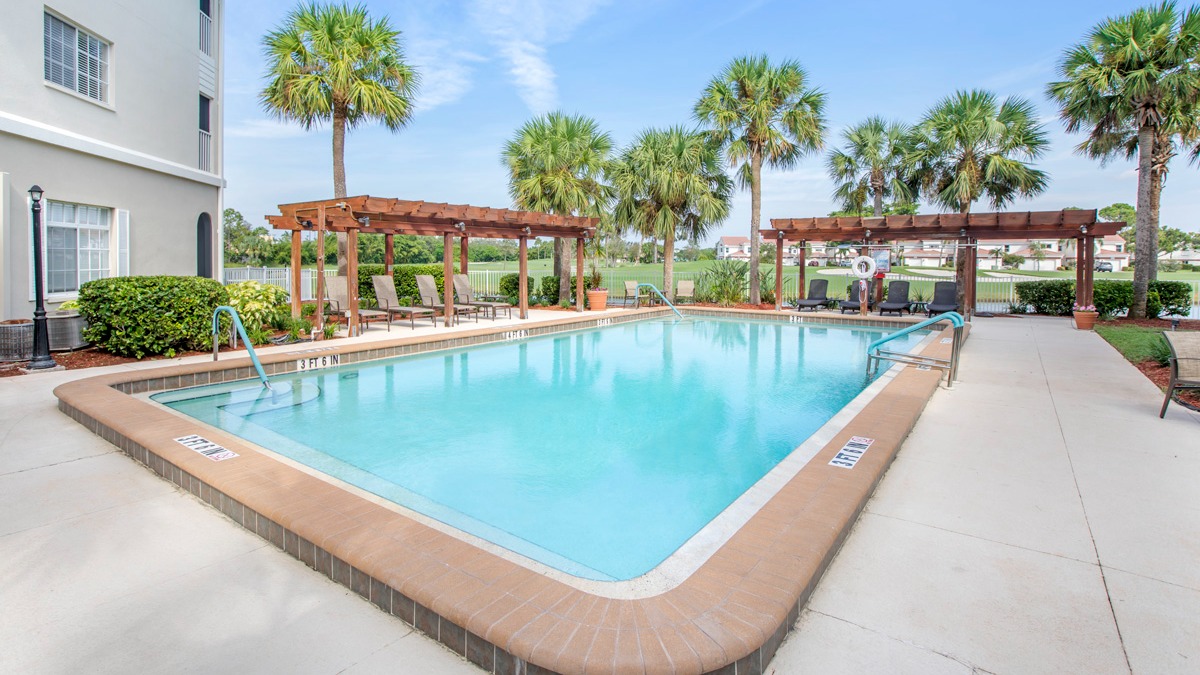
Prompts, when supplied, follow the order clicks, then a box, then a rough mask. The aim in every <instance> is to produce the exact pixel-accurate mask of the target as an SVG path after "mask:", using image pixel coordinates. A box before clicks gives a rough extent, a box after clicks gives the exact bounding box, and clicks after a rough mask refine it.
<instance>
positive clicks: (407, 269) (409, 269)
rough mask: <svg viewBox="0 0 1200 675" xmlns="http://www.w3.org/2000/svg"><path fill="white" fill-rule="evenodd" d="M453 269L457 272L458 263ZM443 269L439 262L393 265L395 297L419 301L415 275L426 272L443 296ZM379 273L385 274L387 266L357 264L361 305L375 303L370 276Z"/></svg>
mask: <svg viewBox="0 0 1200 675" xmlns="http://www.w3.org/2000/svg"><path fill="white" fill-rule="evenodd" d="M454 271H455V272H458V265H455V266H454ZM444 272H445V269H444V268H443V267H442V264H441V263H436V264H427V265H393V266H392V279H394V280H395V282H396V298H397V299H399V300H400V302H401V304H403V303H404V299H405V298H412V299H413V301H414V302H419V299H420V295H421V294H420V293H419V292H418V291H417V275H418V274H428V275H430V276H432V277H433V280H434V282H435V283H436V284H437V288H438V293H442V297H443V298H445V291H444V290H443V286H444V283H443V282H444V278H443V277H444V274H443V273H444ZM380 274H387V267H385V266H383V265H359V266H358V297H359V298H361V301H360V303H359V304H360V305H361V306H363V307H374V306H375V305H376V298H375V285H374V284H372V283H371V277H373V276H377V275H380Z"/></svg>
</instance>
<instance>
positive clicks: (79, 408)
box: [54, 308, 950, 675]
mask: <svg viewBox="0 0 1200 675" xmlns="http://www.w3.org/2000/svg"><path fill="white" fill-rule="evenodd" d="M685 311H687V312H688V313H689V314H694V315H704V316H729V317H738V318H768V319H771V318H773V319H776V320H780V319H782V318H784V317H786V318H787V319H788V320H789V321H799V322H805V323H807V322H810V321H812V322H816V323H847V324H851V323H852V324H862V323H871V324H878V325H883V326H886V327H900V326H905V325H908V324H909V323H911V320H904V319H900V320H896V319H879V318H878V317H867V318H866V319H865V320H864V319H863V318H862V317H858V316H853V317H845V316H842V317H839V316H837V315H833V314H796V313H794V312H771V311H754V310H725V309H715V308H713V309H709V308H688V309H686V310H685ZM662 314H669V310H664V309H639V310H622V311H618V312H607V313H605V314H604V315H596V314H589V315H585V316H583V317H580V316H577V315H576V316H570V317H569V318H564V319H556V320H553V321H542V322H537V323H530V324H528V325H522V326H520V327H519V328H516V330H514V327H512V326H506V327H503V328H499V329H496V328H493V329H477V330H470V331H463V332H455V333H451V334H447V335H445V336H441V335H426V336H422V337H415V338H399V339H395V340H388V341H383V342H374V343H357V344H346V345H338V346H332V347H317V348H316V349H300V350H297V351H295V352H287V353H278V354H271V355H269V356H264V357H262V362H263V366H264V369H265V370H266V371H267V373H268V375H270V374H273V373H286V372H293V371H294V370H295V369H296V359H298V358H300V357H301V356H314V355H317V356H319V355H329V354H338V355H339V356H340V357H341V359H342V363H343V364H346V363H353V362H356V361H362V360H372V359H379V358H387V357H390V356H395V355H401V354H411V353H418V352H424V351H433V350H438V349H453V348H458V347H464V346H469V345H472V344H483V343H488V342H495V341H498V340H507V339H518V338H521V337H532V336H534V335H541V334H547V333H554V332H561V331H569V330H576V329H579V328H590V327H592V326H595V325H597V320H598V319H599V321H600V322H606V323H621V322H625V321H636V320H641V319H645V318H650V317H654V316H659V315H662ZM949 334H950V333H949V329H946V331H944V332H943V336H948V335H949ZM318 344H320V343H318ZM949 349H950V346H949V345H948V344H941V343H940V341H939V340H934V341H933V342H932V343H931V344H929V345H927V346H926V348H925V350H924V353H926V354H929V355H936V356H943V357H944V356H947V355H948V353H949ZM253 376H254V372H253V369H252V368H251V366H250V362H249V359H247V358H237V359H230V360H227V361H220V362H208V363H197V364H190V365H179V366H168V367H164V368H158V369H153V370H146V371H136V372H128V373H116V374H111V375H102V376H97V377H93V378H88V379H84V380H78V381H75V382H70V383H67V384H63V385H60V386H59V387H58V388H56V389H55V392H54V393H55V395H56V396H57V397H58V399H59V409H60V410H62V411H63V412H64V413H66V414H68V415H69V416H71V417H72V418H73V419H75V420H76V421H78V422H79V423H81V424H83V425H84V426H86V427H87V428H89V429H91V430H92V431H93V432H95V433H97V434H98V435H100V436H101V437H103V438H104V439H105V440H108V441H109V442H111V443H113V444H114V445H116V446H117V447H119V448H121V450H123V451H124V452H126V453H127V454H129V455H130V456H131V457H133V458H134V459H136V460H138V461H139V462H142V463H143V464H145V465H146V466H148V467H149V468H150V469H151V470H153V471H154V472H155V473H157V474H159V475H160V476H162V477H164V478H166V479H167V480H170V481H171V482H173V483H175V484H176V485H178V486H179V487H181V488H182V489H184V490H187V491H189V492H191V493H192V494H193V495H195V496H197V497H198V498H200V499H202V500H203V501H205V502H207V503H208V504H210V505H212V506H213V507H214V508H217V509H218V510H220V511H221V512H223V513H224V514H225V515H227V516H228V517H229V518H231V519H233V520H234V522H236V523H238V524H239V525H241V526H242V527H244V528H246V529H248V530H250V531H252V532H255V533H257V534H258V535H259V536H261V537H263V538H264V539H267V540H268V541H270V542H271V543H272V544H274V545H275V546H278V547H279V548H280V549H282V550H284V551H286V552H287V553H289V554H291V555H292V556H294V557H296V558H298V559H300V560H301V561H302V562H304V563H305V564H307V565H309V566H310V567H312V568H313V569H315V570H317V571H318V572H321V573H322V574H325V575H327V576H328V577H329V578H331V579H332V580H334V581H336V582H338V583H340V584H342V585H344V586H346V587H347V588H350V589H351V590H353V591H354V592H355V593H358V594H359V595H361V596H363V597H364V598H365V599H367V600H369V601H370V602H372V603H373V604H375V605H377V606H378V607H379V608H380V609H382V610H383V611H386V612H389V613H391V614H393V615H395V616H397V617H399V618H400V619H402V620H404V621H405V622H407V623H409V624H411V625H413V626H415V627H416V628H418V629H420V630H421V631H423V632H424V633H426V634H428V635H429V636H430V637H432V638H434V639H436V640H438V641H440V642H442V643H443V644H445V645H446V646H447V647H449V648H450V649H452V650H453V651H454V652H456V653H458V654H460V655H463V656H464V657H466V658H467V659H469V660H470V661H472V662H473V663H475V664H477V665H479V666H480V667H482V668H483V669H485V670H487V671H488V672H494V673H521V672H524V673H529V674H530V675H533V674H536V673H553V672H559V673H584V672H586V673H608V672H612V673H627V672H634V671H636V672H643V671H644V672H646V673H709V672H721V673H737V674H738V675H741V674H743V673H760V672H762V670H763V668H764V667H765V666H766V664H767V663H769V661H770V659H771V657H772V656H773V655H774V653H775V650H776V649H777V648H778V646H779V644H780V643H781V642H782V641H783V639H784V637H785V636H786V635H787V633H788V631H789V630H790V629H791V627H792V625H793V624H794V623H795V621H796V619H797V618H798V616H799V611H800V608H801V607H803V606H804V604H805V602H806V601H807V599H808V597H809V595H810V594H811V593H812V591H813V589H814V588H815V586H816V583H817V580H818V579H819V577H820V575H821V573H822V572H823V571H824V569H825V568H826V566H827V565H828V564H829V562H830V561H831V560H832V558H833V556H834V554H835V553H836V551H837V549H838V547H839V546H840V544H841V542H842V541H843V540H844V538H845V537H846V535H847V534H848V533H849V530H850V528H851V526H852V525H853V523H854V521H855V519H856V518H857V516H858V514H859V512H860V511H861V510H862V508H863V506H865V504H866V501H867V499H868V498H869V497H870V495H871V492H872V491H873V490H874V488H875V485H876V484H877V483H878V481H879V479H880V478H881V477H882V475H883V473H884V471H885V470H886V469H887V467H888V466H889V465H890V463H891V461H892V459H893V458H894V457H895V454H896V452H897V451H898V450H899V447H900V445H901V443H902V442H903V440H904V438H905V437H907V435H908V434H909V432H910V431H911V430H912V427H913V425H914V424H915V423H916V419H917V417H918V416H919V415H920V413H921V411H922V410H923V409H924V407H925V404H926V403H927V402H928V400H929V397H930V396H931V395H932V393H933V391H934V390H935V389H936V387H937V385H938V381H939V379H940V378H939V373H938V371H920V370H917V369H916V368H913V367H908V368H904V369H902V370H901V371H900V372H899V373H898V374H897V375H896V377H895V378H894V379H892V381H891V382H889V383H888V384H887V385H886V386H885V387H884V388H883V390H882V391H881V392H880V393H879V394H878V395H877V396H875V397H874V398H873V399H872V400H871V401H869V402H868V403H867V404H866V406H865V408H864V409H863V410H862V411H861V412H859V414H858V415H856V416H855V417H854V418H853V419H852V420H851V421H850V422H849V423H848V424H847V425H846V426H845V427H844V428H843V429H842V430H841V431H839V432H838V433H837V434H836V435H835V436H834V438H833V439H832V440H831V441H830V442H829V443H828V444H826V445H825V446H824V448H823V449H822V450H821V451H820V452H819V453H818V454H817V455H816V456H815V457H814V458H813V459H812V460H811V461H810V462H808V464H807V465H805V467H804V468H803V469H801V470H800V471H799V472H798V473H797V474H796V475H795V476H794V477H793V478H792V479H791V480H790V481H788V483H787V484H786V485H785V486H784V487H783V488H781V489H780V490H779V492H778V493H776V494H775V495H774V496H773V497H772V498H770V499H769V500H768V502H767V503H766V504H765V505H764V506H763V507H762V508H761V509H760V510H759V511H758V512H757V513H756V514H754V515H753V516H752V517H751V518H750V520H749V521H748V522H746V524H745V525H743V526H742V527H741V529H740V530H739V531H738V532H736V533H735V534H734V535H733V536H732V537H731V538H730V539H729V540H728V541H727V542H726V543H725V544H724V545H722V546H721V547H720V548H719V549H718V550H717V552H716V553H714V554H713V555H712V556H711V557H710V558H709V559H708V560H707V561H705V562H704V563H703V564H702V565H701V566H700V567H699V569H698V570H697V571H696V572H695V573H694V574H692V575H691V576H690V577H688V578H687V579H686V580H684V581H683V582H682V583H680V584H679V585H678V586H676V587H674V588H672V589H670V590H668V591H666V592H663V593H661V594H659V595H656V596H653V597H648V598H639V599H619V598H611V597H605V596H604V595H602V594H597V593H590V592H587V591H584V590H580V589H577V588H574V587H572V586H570V585H567V584H564V583H562V582H559V581H556V580H554V579H550V578H547V577H546V576H544V575H542V574H539V573H538V572H536V571H534V570H532V569H529V568H527V567H525V566H522V565H520V564H518V563H515V562H512V561H510V560H507V559H505V558H502V557H500V556H497V555H495V554H493V553H490V552H488V551H485V550H483V549H480V548H478V547H476V546H474V545H472V544H469V543H467V542H465V541H463V540H461V539H458V538H456V537H454V536H452V535H449V534H446V533H444V532H441V531H439V530H437V529H434V528H432V527H429V526H427V525H425V524H422V523H420V522H418V521H416V520H413V519H412V518H409V517H407V516H405V515H404V514H401V513H397V512H396V511H394V510H391V509H389V508H387V507H385V506H382V505H380V504H377V503H375V502H372V501H370V500H368V499H364V498H362V497H360V496H358V495H355V494H353V493H350V492H347V491H345V490H343V489H341V488H339V487H338V486H336V485H334V484H332V483H329V482H326V481H325V480H322V479H321V478H318V477H316V476H314V475H311V474H309V473H306V472H304V471H301V470H299V469H297V468H294V467H292V466H290V465H288V464H285V463H283V462H280V461H278V460H276V459H274V458H272V457H270V456H267V455H266V454H263V453H261V452H259V451H257V450H256V449H255V448H254V447H253V446H251V445H250V444H247V443H245V442H243V441H241V440H240V439H238V438H237V437H235V436H233V435H230V434H227V433H224V432H220V431H218V430H215V429H212V428H210V427H207V426H205V427H201V426H200V425H199V424H198V423H195V422H192V421H189V420H188V419H185V418H183V417H180V416H178V415H175V414H173V413H171V412H170V411H168V410H165V409H163V408H160V407H158V406H156V405H154V404H152V403H150V402H148V401H145V400H142V399H139V398H136V397H134V396H131V395H130V394H135V393H142V392H148V391H156V390H164V389H175V388H179V387H186V386H193V385H199V384H208V383H213V382H222V381H230V380H240V379H248V378H252V377H253ZM196 433H199V434H202V435H204V436H205V437H206V438H208V439H209V440H211V441H213V442H215V443H218V444H220V445H222V446H224V447H226V448H229V449H231V450H233V451H235V452H237V453H238V455H239V457H237V458H235V459H232V460H227V461H222V462H214V461H211V460H209V459H208V458H207V457H205V456H203V455H201V454H199V453H197V452H195V451H193V450H191V449H189V448H187V447H184V446H183V445H181V444H180V443H178V442H176V441H175V440H174V439H175V438H177V437H182V436H187V435H189V434H196ZM851 436H867V437H870V438H874V439H875V442H874V444H873V445H871V447H870V449H869V450H868V451H867V452H866V453H865V454H864V455H863V456H862V458H861V460H859V462H858V463H857V465H856V466H855V467H854V468H853V469H844V468H839V467H834V466H830V465H829V464H828V462H829V460H830V458H832V457H833V455H834V454H836V453H837V451H838V450H840V449H841V448H842V446H843V445H844V444H845V442H846V441H847V440H848V439H849V438H850V437H851Z"/></svg>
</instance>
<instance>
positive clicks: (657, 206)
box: [610, 127, 733, 300]
mask: <svg viewBox="0 0 1200 675" xmlns="http://www.w3.org/2000/svg"><path fill="white" fill-rule="evenodd" d="M610 177H611V180H612V185H613V189H614V190H615V191H616V195H617V203H616V206H615V207H614V209H613V216H614V219H615V220H616V221H617V222H619V223H624V224H627V225H629V226H631V227H633V228H634V229H635V230H637V231H638V232H639V233H641V234H649V235H650V236H651V237H655V238H661V239H662V240H663V281H662V285H663V288H662V290H663V293H665V294H666V296H667V298H668V299H670V300H674V299H675V238H676V237H682V238H683V239H686V240H688V241H691V242H693V243H694V242H697V241H699V240H700V239H702V238H703V237H704V236H705V235H707V234H708V232H709V230H710V229H711V228H712V227H713V226H714V225H716V224H718V223H720V222H721V221H723V220H725V218H726V217H727V216H728V215H729V202H730V199H731V198H732V193H733V181H731V180H730V179H729V177H728V176H726V175H725V173H724V172H723V171H722V170H721V149H720V147H719V146H718V145H717V144H716V143H715V142H714V141H713V140H712V139H711V138H710V137H709V135H708V134H705V133H701V132H695V131H688V130H686V129H684V128H682V127H671V128H669V129H665V130H659V129H648V130H646V131H643V132H642V134H641V135H640V136H638V138H637V140H635V141H634V142H633V144H632V145H630V146H629V147H628V148H627V149H626V150H625V151H624V152H623V153H621V157H620V159H619V160H618V161H617V162H614V163H613V167H612V170H611V172H610Z"/></svg>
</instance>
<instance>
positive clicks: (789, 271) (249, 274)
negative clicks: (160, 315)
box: [225, 267, 1200, 319]
mask: <svg viewBox="0 0 1200 675" xmlns="http://www.w3.org/2000/svg"><path fill="white" fill-rule="evenodd" d="M817 269H825V268H808V270H807V273H806V278H807V279H809V280H811V279H828V280H829V297H830V298H841V297H845V296H844V292H845V287H846V285H848V284H849V283H850V280H851V277H849V276H846V277H837V276H830V275H820V276H816V275H815V274H814V272H815V270H817ZM336 274H337V271H336V269H334V268H332V267H331V268H329V269H326V270H325V276H326V278H328V277H332V276H334V275H336ZM506 274H513V272H512V271H510V270H475V271H471V272H470V273H469V274H468V276H469V277H470V278H471V286H472V287H473V288H474V289H475V292H476V293H478V294H479V295H497V294H498V293H499V291H500V278H501V277H503V276H504V275H506ZM549 275H550V272H548V271H546V270H539V271H531V272H530V273H529V276H531V277H533V285H532V286H531V287H530V290H532V291H533V292H534V293H535V294H536V293H538V291H539V290H540V289H541V283H542V282H541V280H542V277H546V276H549ZM603 276H604V285H605V287H606V288H608V295H609V297H610V298H614V299H620V298H622V297H624V294H625V282H627V281H636V282H638V283H646V284H654V285H655V286H659V285H661V284H662V272H660V271H657V270H653V269H650V270H609V271H606V272H604V273H603ZM699 276H700V272H694V271H688V272H676V273H675V283H676V284H678V283H679V282H680V281H684V280H693V281H694V280H696V279H697V278H698V277H699ZM798 280H799V279H798V275H797V269H796V268H795V267H785V268H783V298H784V301H785V302H786V301H791V300H795V299H796V298H797V297H798V296H797V293H796V289H797V281H798ZM843 280H844V282H843ZM887 280H888V281H893V280H901V281H908V282H909V299H910V300H917V299H921V300H926V301H928V300H930V299H931V298H932V297H933V285H934V284H935V283H937V282H938V281H943V279H936V278H930V277H925V276H915V275H903V274H889V275H888V278H887ZM239 281H258V282H260V283H265V284H275V285H276V286H281V287H283V288H284V290H286V291H287V292H288V293H291V292H292V275H291V269H290V268H288V267H226V268H225V283H227V284H232V283H236V282H239ZM944 281H953V277H950V276H947V277H946V278H945V279H944ZM1016 281H1023V279H1015V280H1014V279H1013V278H1012V277H980V278H979V279H978V280H977V281H976V286H975V288H976V292H975V296H976V302H975V308H976V310H977V311H981V312H992V313H994V314H1007V313H1008V312H1009V309H1010V307H1011V306H1012V305H1013V304H1016V302H1017V292H1016V283H1015V282H1016ZM1045 281H1053V280H1052V279H1045ZM1186 283H1187V284H1188V285H1190V286H1191V287H1192V302H1193V303H1194V304H1193V305H1192V311H1191V315H1190V316H1191V318H1193V319H1200V281H1188V282H1186ZM316 288H317V271H316V270H315V269H310V268H304V269H301V270H300V299H301V300H312V299H313V298H314V297H316Z"/></svg>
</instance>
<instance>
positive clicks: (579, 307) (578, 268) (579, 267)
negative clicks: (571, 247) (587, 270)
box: [575, 237, 584, 312]
mask: <svg viewBox="0 0 1200 675" xmlns="http://www.w3.org/2000/svg"><path fill="white" fill-rule="evenodd" d="M583 304H584V301H583V238H582V237H580V238H578V239H576V240H575V311H576V312H582V311H583Z"/></svg>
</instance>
